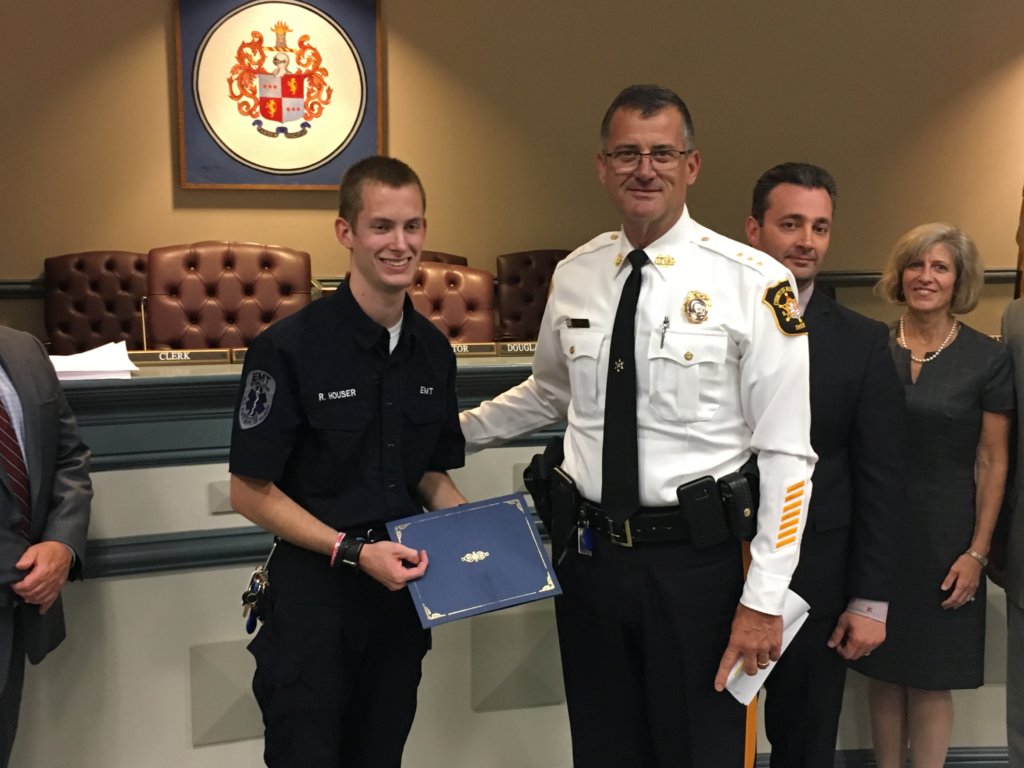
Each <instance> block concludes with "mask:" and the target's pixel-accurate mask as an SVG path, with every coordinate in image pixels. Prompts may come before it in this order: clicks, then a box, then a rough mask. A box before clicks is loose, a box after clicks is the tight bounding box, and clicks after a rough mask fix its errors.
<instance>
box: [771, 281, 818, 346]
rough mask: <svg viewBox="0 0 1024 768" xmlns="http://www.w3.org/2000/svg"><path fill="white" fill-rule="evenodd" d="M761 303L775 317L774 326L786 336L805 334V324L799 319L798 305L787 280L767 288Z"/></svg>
mask: <svg viewBox="0 0 1024 768" xmlns="http://www.w3.org/2000/svg"><path fill="white" fill-rule="evenodd" d="M762 301H763V302H764V303H765V304H767V305H768V307H769V308H770V309H771V310H772V313H773V314H774V315H775V324H776V325H777V326H779V330H780V331H782V332H783V333H784V334H786V335H787V336H799V335H800V334H802V333H807V323H805V322H804V320H803V318H802V317H800V305H799V304H797V301H796V295H795V294H794V293H793V287H792V286H791V285H790V284H789V280H783V281H782V282H779V283H776V284H775V285H772V286H769V287H768V290H766V291H765V292H764V298H763V299H762Z"/></svg>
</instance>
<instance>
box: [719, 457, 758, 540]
mask: <svg viewBox="0 0 1024 768" xmlns="http://www.w3.org/2000/svg"><path fill="white" fill-rule="evenodd" d="M718 490H719V493H720V494H721V496H722V506H723V507H724V509H725V521H726V523H727V524H728V526H729V532H730V533H732V535H733V536H735V537H736V538H737V539H740V540H741V541H750V540H752V539H753V538H754V534H755V533H757V504H758V501H759V500H760V497H761V473H760V472H758V469H757V456H752V457H751V458H750V460H749V461H747V463H746V464H744V465H743V466H742V467H740V470H739V472H731V473H730V474H728V475H725V476H723V477H721V478H719V480H718Z"/></svg>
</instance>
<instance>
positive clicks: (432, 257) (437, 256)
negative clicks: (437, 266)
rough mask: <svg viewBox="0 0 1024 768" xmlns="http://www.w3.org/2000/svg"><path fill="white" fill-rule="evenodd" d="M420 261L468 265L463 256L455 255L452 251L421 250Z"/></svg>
mask: <svg viewBox="0 0 1024 768" xmlns="http://www.w3.org/2000/svg"><path fill="white" fill-rule="evenodd" d="M420 261H439V262H441V263H442V264H459V265H461V266H463V267H468V266H469V261H468V259H466V257H465V256H456V255H455V254H454V253H445V252H444V251H423V253H421V254H420Z"/></svg>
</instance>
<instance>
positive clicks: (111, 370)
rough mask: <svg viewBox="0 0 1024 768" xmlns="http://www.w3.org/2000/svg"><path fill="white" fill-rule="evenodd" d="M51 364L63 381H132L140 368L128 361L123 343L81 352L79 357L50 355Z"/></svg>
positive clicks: (126, 349) (113, 343) (126, 350)
mask: <svg viewBox="0 0 1024 768" xmlns="http://www.w3.org/2000/svg"><path fill="white" fill-rule="evenodd" d="M50 362H51V363H53V369H54V370H55V371H56V372H57V378H58V379H60V380H61V381H74V380H78V379H130V378H131V377H132V372H133V371H135V372H138V370H139V369H138V368H137V367H136V366H135V363H133V362H132V361H131V360H129V359H128V347H127V345H126V344H125V343H124V342H123V341H118V342H116V343H115V342H110V343H109V344H104V345H103V346H101V347H96V348H95V349H90V350H87V351H86V352H79V353H78V354H77V355H50Z"/></svg>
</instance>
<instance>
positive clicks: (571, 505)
mask: <svg viewBox="0 0 1024 768" xmlns="http://www.w3.org/2000/svg"><path fill="white" fill-rule="evenodd" d="M551 509H552V512H553V515H552V519H551V526H550V527H549V528H548V533H550V534H551V560H552V562H554V563H558V562H560V561H561V559H562V553H563V552H565V548H566V547H568V546H569V540H570V538H572V537H573V536H574V535H575V534H576V527H577V525H578V524H579V517H580V493H579V491H578V490H577V489H576V481H575V480H573V479H572V478H571V477H569V475H567V474H566V473H565V472H563V471H562V468H561V467H554V468H553V469H552V470H551Z"/></svg>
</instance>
